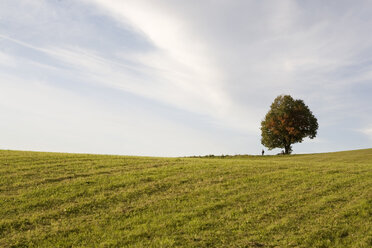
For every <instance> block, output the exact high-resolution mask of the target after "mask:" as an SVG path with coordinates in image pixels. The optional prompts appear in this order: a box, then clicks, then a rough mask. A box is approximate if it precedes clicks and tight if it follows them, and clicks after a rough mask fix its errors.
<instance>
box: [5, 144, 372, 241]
mask: <svg viewBox="0 0 372 248" xmlns="http://www.w3.org/2000/svg"><path fill="white" fill-rule="evenodd" d="M0 247H372V149H366V150H357V151H347V152H337V153H325V154H307V155H291V156H263V157H262V156H231V157H211V158H155V157H130V156H108V155H87V154H63V153H42V152H23V151H7V150H1V151H0Z"/></svg>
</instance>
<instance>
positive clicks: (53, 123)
mask: <svg viewBox="0 0 372 248" xmlns="http://www.w3.org/2000/svg"><path fill="white" fill-rule="evenodd" d="M371 27H372V2H371V1H363V0H360V1H320V0H319V1H314V0H305V1H290V0H283V1H275V0H272V1H265V0H264V1H261V0H256V1H249V0H233V1H231V0H213V1H212V0H203V1H200V0H188V1H178V0H17V1H14V0H0V113H1V115H0V116H1V121H0V149H12V150H33V151H54V152H74V153H99V154H122V155H141V156H190V155H207V154H216V155H219V154H230V155H234V154H260V153H261V150H262V149H263V148H264V147H263V146H262V145H261V141H260V139H261V131H260V123H261V121H262V120H263V118H264V116H265V114H266V113H267V111H268V110H269V108H270V105H271V103H272V102H273V100H274V99H275V97H277V96H278V95H281V94H290V95H291V96H292V97H293V98H295V99H302V100H304V102H305V104H306V105H307V106H308V107H309V108H310V110H311V111H312V112H313V114H314V115H315V117H316V118H317V119H318V123H319V129H318V135H317V137H316V138H315V139H312V140H310V139H307V138H306V139H305V140H304V141H303V142H302V143H300V144H295V145H294V146H293V152H294V153H297V154H298V153H318V152H332V151H341V150H353V149H362V148H371V147H372V104H371V102H372V32H371ZM264 149H265V151H266V154H276V153H278V152H280V149H274V150H272V151H268V150H267V149H266V148H264Z"/></svg>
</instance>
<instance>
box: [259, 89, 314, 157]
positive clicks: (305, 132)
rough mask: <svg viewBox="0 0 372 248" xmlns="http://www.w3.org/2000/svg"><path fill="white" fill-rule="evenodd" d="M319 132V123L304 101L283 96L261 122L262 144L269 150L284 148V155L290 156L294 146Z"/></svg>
mask: <svg viewBox="0 0 372 248" xmlns="http://www.w3.org/2000/svg"><path fill="white" fill-rule="evenodd" d="M317 130H318V121H317V119H316V118H315V116H314V115H313V113H312V112H311V111H310V109H309V108H308V107H307V106H306V105H305V103H304V101H302V100H294V99H293V98H292V97H291V96H290V95H281V96H278V97H277V98H275V100H274V102H273V103H272V104H271V107H270V110H269V112H267V114H266V116H265V119H264V120H263V121H262V122H261V136H262V138H261V143H262V144H263V145H264V146H266V147H267V148H269V150H272V149H274V148H284V153H285V154H290V153H291V152H292V144H294V143H298V142H299V143H301V142H302V141H303V139H304V138H305V137H309V138H310V139H313V138H315V136H316V134H317Z"/></svg>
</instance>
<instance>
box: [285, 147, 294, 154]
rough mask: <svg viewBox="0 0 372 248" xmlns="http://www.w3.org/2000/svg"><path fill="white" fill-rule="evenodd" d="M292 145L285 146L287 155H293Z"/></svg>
mask: <svg viewBox="0 0 372 248" xmlns="http://www.w3.org/2000/svg"><path fill="white" fill-rule="evenodd" d="M291 150H292V149H291V145H285V146H284V153H285V154H291Z"/></svg>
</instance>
